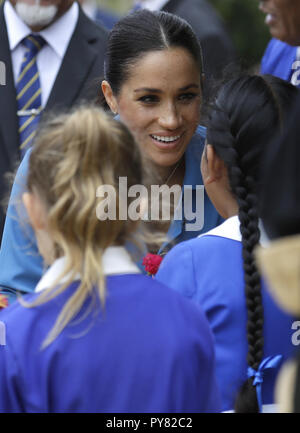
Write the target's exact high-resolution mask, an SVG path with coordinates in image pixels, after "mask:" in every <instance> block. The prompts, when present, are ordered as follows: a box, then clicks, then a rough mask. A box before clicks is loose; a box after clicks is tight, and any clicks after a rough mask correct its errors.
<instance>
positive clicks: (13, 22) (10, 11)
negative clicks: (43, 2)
mask: <svg viewBox="0 0 300 433" xmlns="http://www.w3.org/2000/svg"><path fill="white" fill-rule="evenodd" d="M4 17H5V22H6V27H7V33H8V41H9V47H10V50H11V51H13V50H14V49H15V48H16V47H17V46H18V45H19V44H20V42H21V41H22V40H23V39H24V38H25V37H26V36H28V35H30V34H31V33H32V30H30V28H29V27H28V26H27V24H25V23H24V22H23V21H22V20H21V18H20V17H19V16H18V14H17V13H16V11H15V9H14V7H13V6H12V5H11V3H10V2H9V1H6V2H5V4H4ZM78 17H79V6H78V4H77V2H74V3H73V5H72V6H71V7H70V9H69V10H68V11H67V12H66V13H65V14H63V15H62V16H61V17H60V18H59V19H58V20H57V21H55V22H54V23H53V24H52V25H50V26H49V27H47V28H46V29H44V30H42V31H41V32H39V34H40V35H41V36H43V37H44V39H45V40H46V41H47V43H48V45H50V46H51V47H52V48H53V50H54V51H55V52H56V53H57V54H58V56H59V57H60V58H63V56H64V55H65V52H66V50H67V47H68V45H69V42H70V40H71V37H72V35H73V33H74V30H75V27H76V25H77V21H78Z"/></svg>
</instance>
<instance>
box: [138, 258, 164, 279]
mask: <svg viewBox="0 0 300 433" xmlns="http://www.w3.org/2000/svg"><path fill="white" fill-rule="evenodd" d="M162 259H163V258H162V257H161V256H160V255H158V254H150V253H148V254H147V255H146V256H145V257H144V260H143V266H144V267H145V270H146V271H147V272H148V275H155V274H156V273H157V271H158V268H159V266H160V264H161V261H162Z"/></svg>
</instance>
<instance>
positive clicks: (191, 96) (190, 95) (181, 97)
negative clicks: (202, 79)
mask: <svg viewBox="0 0 300 433" xmlns="http://www.w3.org/2000/svg"><path fill="white" fill-rule="evenodd" d="M197 96H198V93H183V94H182V95H179V100H180V101H190V100H192V99H194V98H196V97H197Z"/></svg>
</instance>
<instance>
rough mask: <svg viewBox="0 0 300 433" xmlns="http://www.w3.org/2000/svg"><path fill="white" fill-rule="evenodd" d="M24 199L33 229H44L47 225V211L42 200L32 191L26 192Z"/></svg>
mask: <svg viewBox="0 0 300 433" xmlns="http://www.w3.org/2000/svg"><path fill="white" fill-rule="evenodd" d="M22 200H23V204H24V206H25V208H26V211H27V213H28V216H29V220H30V224H31V225H32V227H33V229H34V230H43V229H44V228H45V227H46V212H45V207H44V205H43V203H42V202H41V200H40V199H39V198H38V196H37V195H36V194H33V193H31V192H24V194H23V195H22Z"/></svg>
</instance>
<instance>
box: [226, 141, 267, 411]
mask: <svg viewBox="0 0 300 433" xmlns="http://www.w3.org/2000/svg"><path fill="white" fill-rule="evenodd" d="M236 145H238V143H237V144H236ZM234 152H235V150H234ZM232 153H233V152H232ZM234 160H235V165H231V166H230V168H229V170H228V175H229V182H230V186H231V188H232V191H233V193H234V195H235V197H236V199H237V202H238V207H239V214H238V216H239V221H240V231H241V234H242V255H243V267H244V280H245V295H246V306H247V313H248V319H247V340H248V355H247V363H248V365H249V366H250V367H252V368H253V369H254V370H257V369H258V366H259V364H260V362H261V361H262V359H263V347H264V338H263V322H264V317H263V305H262V295H261V280H260V274H259V272H258V269H257V267H256V263H255V258H254V254H253V251H254V248H255V246H256V245H257V244H258V242H259V238H260V231H259V227H258V223H259V220H258V203H257V195H256V192H255V182H254V179H253V178H252V177H251V176H245V173H244V171H243V169H242V168H241V167H243V161H242V160H241V161H239V158H238V155H237V154H236V156H235V158H234ZM252 382H253V380H252V379H251V380H249V381H247V382H246V384H245V385H244V386H243V387H242V389H241V394H240V398H238V399H237V402H238V403H237V404H236V407H235V410H236V412H258V403H257V398H256V392H255V388H254V387H253V385H252Z"/></svg>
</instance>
